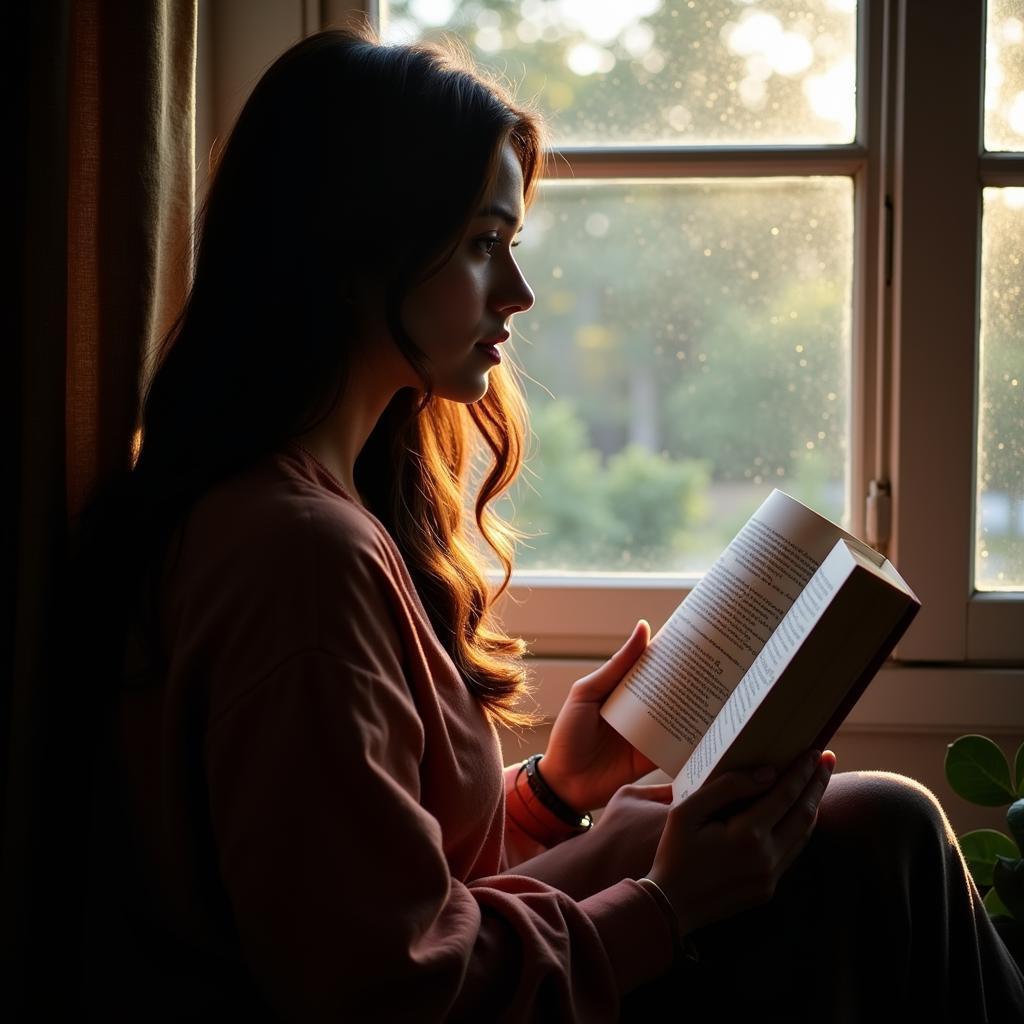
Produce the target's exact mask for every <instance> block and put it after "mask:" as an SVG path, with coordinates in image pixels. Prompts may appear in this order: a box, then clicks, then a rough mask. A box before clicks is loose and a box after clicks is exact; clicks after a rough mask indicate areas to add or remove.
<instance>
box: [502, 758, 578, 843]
mask: <svg viewBox="0 0 1024 1024" xmlns="http://www.w3.org/2000/svg"><path fill="white" fill-rule="evenodd" d="M543 756H544V755H543V754H534V755H533V756H532V757H528V758H527V759H526V760H525V761H524V762H523V768H525V769H526V781H527V782H528V783H529V785H530V791H531V792H532V793H533V795H534V796H535V797H536V798H537V799H538V801H540V803H542V804H543V805H544V806H545V807H546V808H547V809H548V810H549V811H550V812H551V813H552V814H553V815H554V816H555V817H556V818H557V819H558V820H559V821H561V822H564V823H565V824H566V825H572V826H573V828H578V829H579V830H580V831H581V832H586V831H587V829H588V828H590V826H591V825H593V824H594V819H593V818H592V817H591V815H590V812H589V811H586V812H585V813H583V814H580V812H579V811H576V810H573V808H572V807H570V806H569V805H568V804H567V803H566V802H565V801H564V800H562V799H561V798H560V797H559V796H558V794H557V793H556V792H555V791H554V790H553V789H552V788H551V787H550V786H549V785H548V784H547V783H546V782H545V781H544V777H543V776H542V775H541V773H540V768H539V767H538V762H539V761H540V759H541V758H542V757H543ZM520 770H522V769H520Z"/></svg>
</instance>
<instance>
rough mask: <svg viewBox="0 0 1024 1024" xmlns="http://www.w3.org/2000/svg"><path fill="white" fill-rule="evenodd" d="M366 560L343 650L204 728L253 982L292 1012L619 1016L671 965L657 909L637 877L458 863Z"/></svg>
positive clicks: (252, 689) (305, 652) (319, 656)
mask: <svg viewBox="0 0 1024 1024" xmlns="http://www.w3.org/2000/svg"><path fill="white" fill-rule="evenodd" d="M350 568H352V567H350ZM361 570H362V571H359V567H356V570H355V571H350V572H346V573H344V574H342V576H341V577H339V582H338V586H339V587H342V588H344V587H346V586H348V585H350V584H351V583H352V581H353V580H354V581H355V583H354V584H352V585H355V586H356V587H357V590H358V593H352V594H349V595H348V596H347V598H344V601H345V606H346V608H347V616H346V626H345V627H344V629H345V633H346V635H347V636H351V637H352V638H353V642H352V643H351V644H350V645H346V648H345V654H344V655H343V654H341V653H339V651H338V650H337V649H336V648H334V647H331V648H330V649H324V648H322V647H318V648H313V649H302V650H298V651H296V652H294V653H292V654H290V655H289V656H287V657H286V658H284V659H283V660H282V661H280V663H278V664H276V665H274V666H273V667H272V668H271V669H270V670H269V671H268V672H267V673H266V674H265V675H264V676H263V677H262V678H261V679H259V680H257V681H256V682H255V683H254V684H253V685H251V686H249V687H247V688H246V689H245V690H244V692H242V693H241V694H240V695H239V696H238V698H237V699H235V700H234V701H233V702H232V703H231V704H230V706H229V707H228V708H227V709H226V710H225V711H224V712H223V713H222V714H220V715H219V716H218V718H217V719H216V721H214V722H213V723H211V726H210V727H209V729H208V731H207V735H206V741H205V758H206V766H207V781H208V788H209V799H210V811H211V817H212V823H213V829H214V835H215V838H216V843H217V849H218V852H219V857H220V865H219V866H220V871H221V877H222V878H223V881H224V885H225V887H226V889H227V892H228V897H229V899H230V902H231V906H232V911H233V916H234V920H235V923H236V927H237V929H238V934H239V940H240V943H241V946H242V949H243V952H244V955H245V957H246V960H247V962H248V964H249V966H250V969H251V970H252V972H253V975H254V977H255V978H256V980H257V983H258V984H259V985H260V987H261V988H262V990H263V991H264V993H265V995H266V997H267V998H268V999H269V1001H270V1002H271V1004H272V1005H273V1006H274V1007H275V1009H276V1010H277V1011H278V1012H279V1013H280V1014H281V1015H282V1016H283V1017H284V1018H285V1019H288V1020H338V1019H385V1020H402V1019H410V1020H416V1021H431V1020H441V1019H444V1020H460V1019H462V1020H490V1019H495V1020H497V1019H503V1020H513V1021H514V1020H525V1019H533V1018H534V1017H540V1016H544V1017H550V1018H551V1019H565V1020H580V1021H598V1020H614V1019H615V1017H616V1015H617V1009H618V1002H619V996H620V994H621V993H623V992H625V991H628V990H629V989H631V988H633V987H635V986H636V985H638V984H641V983H643V982H644V981H646V980H649V979H651V978H653V977H656V976H657V975H659V974H661V973H663V972H664V971H665V970H666V969H667V968H668V965H669V959H670V948H671V946H670V939H669V936H668V929H667V926H666V925H665V922H664V919H663V918H662V915H661V913H660V911H659V909H658V907H657V906H656V905H655V904H654V902H653V901H652V900H651V898H650V897H649V895H648V894H647V893H646V892H645V891H644V890H643V888H642V887H640V886H639V885H638V884H637V883H636V882H635V881H633V880H631V879H626V880H623V881H621V882H618V883H616V884H615V885H613V886H611V887H610V888H608V889H605V890H603V891H601V892H598V893H596V894H595V895H593V896H590V897H588V898H586V899H583V900H581V901H579V902H576V901H574V900H573V899H571V898H570V897H569V896H567V895H566V894H565V893H564V892H561V891H560V890H558V889H556V888H553V887H552V886H549V885H547V884H545V883H543V882H541V881H537V880H535V879H532V878H528V877H525V876H518V875H515V874H506V873H503V874H499V875H495V876H492V877H487V878H479V879H475V880H473V881H471V882H469V883H468V884H467V883H463V882H462V881H460V880H459V879H457V878H455V877H453V876H452V874H451V872H450V871H449V868H448V863H447V860H446V857H445V852H444V846H443V837H442V835H441V829H440V825H439V823H438V820H437V819H436V818H435V817H434V816H433V815H432V814H430V813H429V812H428V811H427V810H426V809H425V808H424V807H423V806H422V805H421V803H420V781H419V757H420V755H421V752H422V747H423V742H424V737H423V725H422V722H421V720H420V718H419V716H418V714H417V709H416V706H415V703H414V700H413V698H412V695H411V692H410V690H409V687H408V685H407V684H406V682H405V679H404V678H403V675H402V668H401V652H400V650H397V649H395V648H394V644H395V643H396V634H395V631H394V629H393V628H391V627H390V626H388V627H386V628H385V627H384V626H383V625H382V624H383V623H386V622H387V621H388V616H389V612H388V608H387V602H386V600H384V599H383V597H382V594H381V593H380V592H379V591H377V590H375V588H374V587H373V586H372V580H371V579H370V576H372V573H369V574H368V573H367V571H366V567H365V566H363V567H361ZM345 581H349V582H348V583H346V582H345Z"/></svg>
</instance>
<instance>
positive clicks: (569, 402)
mask: <svg viewBox="0 0 1024 1024" xmlns="http://www.w3.org/2000/svg"><path fill="white" fill-rule="evenodd" d="M517 253H518V254H519V261H520V265H521V266H522V268H523V270H524V273H525V274H526V276H527V278H528V280H529V281H530V282H531V284H532V286H533V288H534V291H535V292H536V295H537V301H536V304H535V306H534V307H533V309H532V310H531V311H530V312H528V313H524V314H520V315H519V316H518V317H517V318H516V319H515V321H514V324H515V326H516V331H517V333H518V334H519V335H520V337H519V338H517V339H514V340H513V342H512V344H513V345H514V347H515V351H516V355H517V356H518V358H519V361H520V362H521V363H522V364H523V365H524V367H525V369H526V371H527V373H528V374H529V376H530V377H531V378H533V379H532V381H529V382H528V385H527V393H528V398H529V404H530V409H531V414H532V418H533V427H534V431H535V433H536V436H537V441H536V451H535V453H534V455H533V457H532V458H531V460H530V461H529V463H528V465H529V467H530V469H529V470H528V471H524V473H523V475H522V477H521V478H520V480H519V481H518V482H517V484H516V485H515V486H514V488H513V491H512V494H511V506H509V505H506V506H505V507H504V508H503V509H502V511H503V513H504V514H505V515H506V516H508V515H509V513H510V511H511V510H512V508H514V510H515V514H514V516H513V518H514V521H515V522H516V524H517V525H518V526H520V527H522V528H524V529H526V530H529V531H531V532H539V533H540V536H538V537H535V538H534V539H533V540H532V541H530V546H529V547H524V548H522V549H521V550H520V554H519V558H518V562H517V565H518V567H519V568H521V569H562V570H595V571H596V570H605V571H665V572H702V571H704V570H706V569H707V568H708V567H709V566H710V564H711V563H712V562H713V561H714V559H715V558H716V557H717V555H718V554H719V553H720V551H721V548H722V547H723V546H724V545H725V544H726V543H727V542H728V541H729V540H730V539H731V538H732V536H733V534H734V533H735V532H736V530H738V529H739V527H740V526H741V525H742V524H743V522H744V521H745V520H746V519H747V517H748V516H749V515H750V514H751V513H752V512H753V511H754V509H755V508H756V507H757V505H758V504H759V503H760V502H761V500H762V499H763V498H764V497H765V495H766V494H767V493H768V492H769V491H770V490H771V488H772V487H780V488H781V489H783V490H786V491H788V492H789V493H791V494H793V495H794V496H796V497H798V498H800V499H802V500H804V501H806V502H807V503H809V504H811V505H813V506H814V507H815V508H816V509H818V510H820V511H821V512H823V513H824V514H825V515H828V516H830V517H832V518H834V519H840V518H841V517H842V516H843V513H844V509H845V505H846V501H845V498H846V479H847V470H846V466H847V451H846V449H847V443H846V442H847V410H848V406H849V397H848V387H849V384H848V380H849V377H848V365H849V350H850V310H851V280H852V267H853V187H852V182H851V181H850V179H848V178H804V179H779V178H772V179H756V180H751V179H746V180H735V179H732V180H726V181H722V180H716V181H710V180H686V181H654V182H637V181H629V182H625V181H618V182H598V181H577V182H567V181H553V182H547V183H545V185H544V186H543V187H542V189H541V192H540V195H539V196H538V199H537V202H536V204H535V206H534V208H533V209H532V210H531V212H530V214H529V216H528V217H527V222H526V228H525V230H524V232H523V236H522V245H521V247H520V248H519V249H518V250H517Z"/></svg>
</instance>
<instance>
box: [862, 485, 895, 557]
mask: <svg viewBox="0 0 1024 1024" xmlns="http://www.w3.org/2000/svg"><path fill="white" fill-rule="evenodd" d="M864 526H865V530H866V532H867V542H868V543H869V544H870V545H871V546H872V547H873V548H878V549H881V548H884V547H885V545H886V544H888V543H889V534H890V531H891V529H892V488H891V487H890V485H889V481H888V480H872V481H871V483H869V484H868V498H867V508H866V515H865V517H864Z"/></svg>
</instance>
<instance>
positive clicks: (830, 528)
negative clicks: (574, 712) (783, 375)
mask: <svg viewBox="0 0 1024 1024" xmlns="http://www.w3.org/2000/svg"><path fill="white" fill-rule="evenodd" d="M846 536H847V535H846V534H845V533H844V532H843V531H842V530H841V529H839V527H837V526H835V525H834V524H833V523H830V522H829V521H828V520H827V519H825V518H823V517H822V516H819V515H818V514H817V513H816V512H812V511H811V510H810V509H808V508H806V507H805V506H804V505H802V504H800V502H798V501H796V500H794V499H793V498H791V497H789V495H787V494H784V493H783V492H782V491H778V490H775V491H773V492H772V493H771V494H770V495H769V496H768V498H766V499H765V501H764V502H763V503H762V504H761V506H760V508H758V510H757V512H755V513H754V515H753V516H751V518H750V519H749V520H748V521H747V524H746V525H745V526H744V527H743V529H742V530H741V531H740V532H739V534H738V535H737V536H736V537H735V538H734V539H733V541H732V543H730V544H729V546H728V547H727V548H726V549H725V551H724V552H722V554H721V555H720V556H719V558H718V560H717V561H716V562H715V564H714V565H713V566H712V567H711V569H710V570H709V571H708V572H707V573H706V574H705V575H704V576H703V577H702V578H701V580H700V582H699V583H698V584H697V586H696V587H694V589H693V590H692V591H691V592H690V593H689V594H688V595H687V596H686V598H685V600H684V601H683V602H682V604H681V605H680V606H679V607H678V608H677V609H676V610H675V612H673V614H672V616H671V617H670V618H669V620H668V621H667V622H666V623H665V625H664V626H663V627H662V628H661V629H660V630H659V631H658V634H657V635H656V636H655V637H654V639H653V640H652V641H651V643H650V645H649V646H648V648H647V650H646V651H645V652H644V654H643V655H642V656H641V657H640V659H639V660H638V661H637V664H636V665H634V667H633V668H632V669H631V670H630V672H629V673H627V675H626V677H625V678H624V680H623V682H622V683H621V684H620V686H619V687H618V689H617V690H616V691H615V693H614V694H613V695H612V696H611V697H610V698H609V700H608V701H607V702H606V704H605V706H604V708H603V709H602V714H603V715H604V717H605V718H606V719H607V720H608V721H609V722H610V723H611V724H612V725H613V726H614V727H615V728H616V729H618V730H619V731H620V732H622V733H623V735H625V736H626V737H627V739H629V741H630V742H631V743H633V744H634V746H636V747H637V748H638V749H639V750H641V751H643V753H645V754H646V755H647V756H648V757H649V758H650V759H651V760H652V761H654V763H655V764H657V765H658V767H659V768H661V769H662V770H663V771H666V772H668V773H669V774H670V775H673V776H674V775H676V774H677V773H678V772H679V770H680V769H681V768H682V766H683V765H684V764H685V762H686V760H687V758H689V756H690V754H691V753H692V752H693V750H694V748H695V747H696V745H697V744H698V743H699V742H700V739H701V737H702V736H703V735H704V733H705V732H707V730H708V729H709V728H710V727H711V724H712V722H713V721H714V720H715V716H716V715H717V714H718V712H719V711H720V710H721V708H722V707H723V705H724V704H725V702H726V700H727V699H728V698H729V695H730V694H731V693H732V692H733V690H735V688H736V686H737V685H738V684H739V682H740V680H741V679H742V678H743V676H744V674H745V673H746V672H747V671H748V669H749V668H750V667H751V665H752V664H753V662H754V659H755V658H756V657H757V655H758V654H759V653H760V651H761V650H762V648H763V647H764V646H765V644H766V643H767V642H768V640H769V638H770V637H771V635H772V634H773V633H774V631H775V630H776V629H777V628H778V626H779V623H780V622H781V621H782V619H783V616H785V614H786V613H787V612H788V611H789V609H790V608H791V607H792V605H793V602H794V601H796V599H797V597H798V596H799V595H800V592H801V591H802V590H803V589H804V587H806V586H807V584H808V583H809V582H810V580H811V578H812V576H813V575H814V573H815V572H816V571H817V569H818V567H819V565H820V564H821V562H822V560H823V559H824V558H825V556H826V555H827V554H828V552H829V551H830V550H831V549H832V547H833V546H834V545H835V543H836V541H837V540H839V538H840V537H846ZM851 539H852V538H851ZM857 543H858V545H860V542H857ZM860 546H863V545H860ZM876 557H877V556H876Z"/></svg>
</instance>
